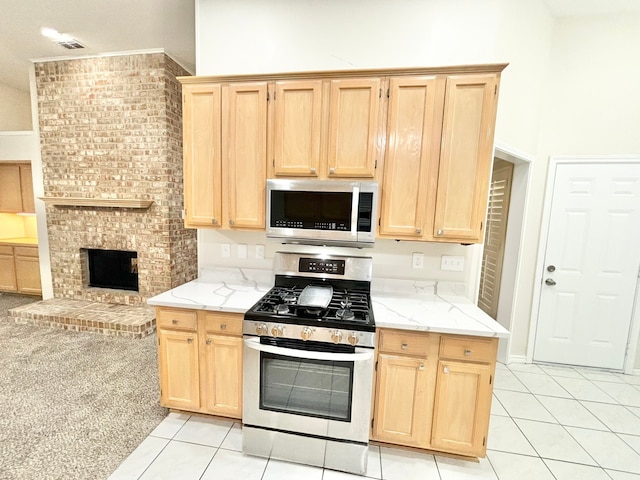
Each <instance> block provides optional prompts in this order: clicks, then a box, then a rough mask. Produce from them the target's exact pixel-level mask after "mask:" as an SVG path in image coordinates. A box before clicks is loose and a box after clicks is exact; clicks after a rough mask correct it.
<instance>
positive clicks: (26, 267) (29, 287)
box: [15, 255, 42, 295]
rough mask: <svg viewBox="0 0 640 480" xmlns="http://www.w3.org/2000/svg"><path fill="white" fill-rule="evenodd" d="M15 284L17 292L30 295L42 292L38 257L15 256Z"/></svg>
mask: <svg viewBox="0 0 640 480" xmlns="http://www.w3.org/2000/svg"><path fill="white" fill-rule="evenodd" d="M15 268H16V285H17V288H18V292H20V293H26V294H30V295H39V294H41V293H42V284H41V283H40V261H39V259H38V257H32V256H29V257H25V256H21V255H16V256H15Z"/></svg>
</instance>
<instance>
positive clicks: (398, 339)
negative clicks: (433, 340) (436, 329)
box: [378, 329, 429, 356]
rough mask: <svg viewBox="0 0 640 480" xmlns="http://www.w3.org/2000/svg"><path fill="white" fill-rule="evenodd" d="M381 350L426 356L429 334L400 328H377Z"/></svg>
mask: <svg viewBox="0 0 640 480" xmlns="http://www.w3.org/2000/svg"><path fill="white" fill-rule="evenodd" d="M378 334H379V337H380V343H379V344H378V348H379V349H380V351H381V352H390V353H400V354H405V355H420V356H426V355H427V349H428V345H429V335H428V334H426V333H411V332H404V331H401V330H384V329H380V330H378Z"/></svg>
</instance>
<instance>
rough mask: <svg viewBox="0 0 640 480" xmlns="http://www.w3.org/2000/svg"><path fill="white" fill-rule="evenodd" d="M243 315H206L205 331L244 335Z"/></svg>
mask: <svg viewBox="0 0 640 480" xmlns="http://www.w3.org/2000/svg"><path fill="white" fill-rule="evenodd" d="M243 319H244V315H243V314H241V313H222V312H215V313H213V312H210V313H205V314H204V329H205V331H207V332H217V333H228V334H235V335H242V320H243Z"/></svg>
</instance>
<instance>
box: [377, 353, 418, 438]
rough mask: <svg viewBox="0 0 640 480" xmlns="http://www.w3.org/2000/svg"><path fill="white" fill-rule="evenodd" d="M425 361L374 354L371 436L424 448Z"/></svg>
mask: <svg viewBox="0 0 640 480" xmlns="http://www.w3.org/2000/svg"><path fill="white" fill-rule="evenodd" d="M426 362H427V361H426V359H423V358H414V357H402V356H395V355H386V354H383V353H381V354H379V355H378V371H377V376H378V378H377V386H378V389H377V392H376V402H375V414H374V424H373V435H374V438H375V439H376V440H380V441H383V442H389V443H397V444H401V445H413V446H423V447H426V446H428V444H427V442H428V440H429V435H428V432H427V431H426V429H427V428H428V427H427V425H428V415H429V412H428V409H427V408H426V397H427V387H428V385H427V383H428V382H427V370H426Z"/></svg>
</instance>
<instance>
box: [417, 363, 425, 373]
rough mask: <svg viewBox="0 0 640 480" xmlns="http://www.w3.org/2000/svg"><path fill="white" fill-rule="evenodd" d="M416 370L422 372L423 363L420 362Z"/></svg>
mask: <svg viewBox="0 0 640 480" xmlns="http://www.w3.org/2000/svg"><path fill="white" fill-rule="evenodd" d="M418 370H420V371H423V370H424V363H422V362H420V365H419V366H418Z"/></svg>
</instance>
